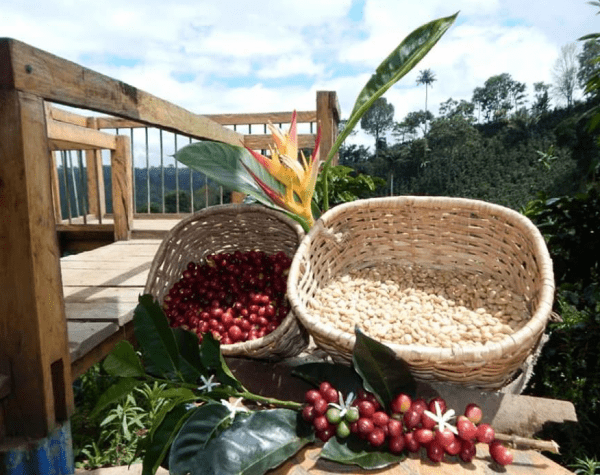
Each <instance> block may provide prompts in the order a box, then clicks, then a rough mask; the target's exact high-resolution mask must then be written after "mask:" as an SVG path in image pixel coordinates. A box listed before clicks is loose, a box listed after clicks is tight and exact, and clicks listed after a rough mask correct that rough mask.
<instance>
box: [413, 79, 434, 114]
mask: <svg viewBox="0 0 600 475" xmlns="http://www.w3.org/2000/svg"><path fill="white" fill-rule="evenodd" d="M434 81H437V79H436V78H435V74H434V73H433V71H432V70H431V69H424V70H423V71H419V76H418V77H417V84H425V112H427V88H428V86H431V85H432V84H433V82H434Z"/></svg>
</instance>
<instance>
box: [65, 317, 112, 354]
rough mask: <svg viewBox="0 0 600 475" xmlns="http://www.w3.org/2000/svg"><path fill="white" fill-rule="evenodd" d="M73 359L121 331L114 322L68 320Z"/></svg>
mask: <svg viewBox="0 0 600 475" xmlns="http://www.w3.org/2000/svg"><path fill="white" fill-rule="evenodd" d="M67 325H68V329H69V349H70V353H71V361H75V360H77V359H79V358H81V357H83V356H84V355H85V354H86V353H89V352H90V351H91V350H92V349H93V348H95V347H96V346H98V345H100V344H101V343H102V342H103V341H104V340H106V339H107V338H108V337H109V336H111V335H112V334H113V333H116V332H118V331H119V325H118V324H117V323H114V322H74V321H68V322H67Z"/></svg>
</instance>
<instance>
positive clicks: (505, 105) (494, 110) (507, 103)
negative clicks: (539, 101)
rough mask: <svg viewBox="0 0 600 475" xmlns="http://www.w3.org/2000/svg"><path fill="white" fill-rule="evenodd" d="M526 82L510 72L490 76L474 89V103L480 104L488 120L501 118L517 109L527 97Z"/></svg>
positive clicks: (480, 108)
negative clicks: (515, 77) (517, 78)
mask: <svg viewBox="0 0 600 475" xmlns="http://www.w3.org/2000/svg"><path fill="white" fill-rule="evenodd" d="M525 89H526V86H525V84H523V83H521V82H519V81H515V80H514V79H513V78H512V77H511V76H510V74H508V73H502V74H498V75H496V76H492V77H490V78H489V79H488V80H487V81H485V84H484V85H483V87H476V88H475V89H474V90H473V99H472V100H473V103H474V104H476V105H478V107H479V110H480V111H481V112H483V114H484V116H485V118H486V120H499V119H502V118H505V117H507V116H508V113H509V111H510V110H512V109H513V108H514V109H515V110H517V109H518V108H519V105H520V104H522V102H523V100H524V97H525Z"/></svg>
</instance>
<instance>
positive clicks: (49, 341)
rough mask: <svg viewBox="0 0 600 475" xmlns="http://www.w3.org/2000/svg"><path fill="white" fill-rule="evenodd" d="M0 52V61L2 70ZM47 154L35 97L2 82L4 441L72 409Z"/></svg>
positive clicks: (40, 433) (47, 428) (46, 429)
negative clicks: (6, 391)
mask: <svg viewBox="0 0 600 475" xmlns="http://www.w3.org/2000/svg"><path fill="white" fill-rule="evenodd" d="M2 53H3V51H2V49H1V48H0V61H5V62H3V63H2V64H3V65H4V64H8V66H10V58H8V59H7V58H6V56H5V57H2V56H3V54H2ZM0 76H1V75H0ZM0 79H2V78H0ZM1 82H2V81H1V80H0V83H1ZM5 86H6V83H5ZM48 150H49V149H48V140H47V137H46V124H45V114H44V102H43V100H42V99H41V98H40V97H38V96H35V95H33V94H29V93H25V92H21V91H18V90H16V89H13V88H11V87H10V84H8V87H5V88H4V89H3V88H0V269H1V272H0V302H2V305H1V307H0V361H2V362H3V366H8V368H9V369H10V374H9V375H8V376H9V378H10V388H9V390H10V394H9V395H8V396H7V397H5V398H3V399H2V400H1V409H0V410H1V412H2V413H3V414H2V416H1V417H0V420H1V421H3V424H4V425H5V427H4V431H5V435H6V437H19V436H20V437H31V438H43V437H46V436H47V435H48V434H49V433H50V432H51V431H53V430H54V429H55V428H57V427H59V426H60V423H61V422H66V421H67V420H68V418H69V416H70V415H71V413H72V411H73V390H72V386H71V361H70V356H69V346H68V337H67V323H66V316H65V306H64V299H63V289H62V281H61V271H60V255H59V247H58V241H57V236H56V232H55V218H54V211H53V206H52V191H51V188H52V183H51V172H50V161H49V156H48ZM2 372H4V371H2ZM0 471H1V469H0Z"/></svg>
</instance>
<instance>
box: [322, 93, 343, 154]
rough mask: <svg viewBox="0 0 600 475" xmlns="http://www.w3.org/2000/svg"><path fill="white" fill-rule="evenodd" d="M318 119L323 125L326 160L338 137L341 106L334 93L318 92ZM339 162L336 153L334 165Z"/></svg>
mask: <svg viewBox="0 0 600 475" xmlns="http://www.w3.org/2000/svg"><path fill="white" fill-rule="evenodd" d="M317 118H318V121H319V124H320V125H321V158H320V159H321V160H325V158H326V157H327V155H328V154H329V151H330V150H331V147H333V143H334V142H335V139H336V138H337V135H338V124H339V122H340V104H339V102H338V99H337V94H336V93H335V92H333V91H317ZM337 162H338V154H337V153H336V154H335V156H334V158H333V160H332V164H333V165H336V164H337Z"/></svg>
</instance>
